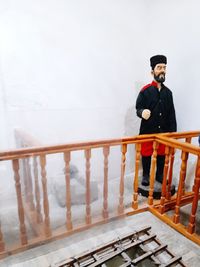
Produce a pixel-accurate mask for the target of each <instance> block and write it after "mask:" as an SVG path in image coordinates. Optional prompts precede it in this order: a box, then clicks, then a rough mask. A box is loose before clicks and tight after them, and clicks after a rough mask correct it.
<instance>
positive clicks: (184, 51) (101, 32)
mask: <svg viewBox="0 0 200 267" xmlns="http://www.w3.org/2000/svg"><path fill="white" fill-rule="evenodd" d="M199 7H200V4H199V1H198V0H190V1H189V0H188V1H187V0H168V1H164V0H163V1H161V0H151V1H149V0H135V1H131V0H71V1H70V0H18V1H15V0H0V38H1V40H0V81H1V83H0V90H1V95H0V97H1V100H0V106H1V108H0V112H1V119H0V124H1V125H0V127H1V129H3V130H2V131H1V133H0V139H1V142H0V149H6V148H10V147H14V139H13V128H14V127H21V128H24V129H26V130H27V131H28V132H32V133H33V134H34V135H35V136H36V137H38V138H39V139H41V141H42V142H44V143H52V144H53V143H62V142H72V141H76V140H88V139H101V138H114V137H121V136H123V135H131V134H136V133H137V132H138V120H137V119H136V116H135V110H134V104H135V98H136V95H137V92H138V90H139V88H140V87H141V86H142V85H143V84H146V83H149V82H150V81H151V76H150V67H149V57H150V56H152V55H153V54H157V53H164V54H165V55H167V57H168V75H167V80H166V85H168V87H169V88H171V89H172V91H173V93H174V101H175V105H176V110H177V119H178V130H179V131H182V130H183V131H185V130H197V129H199V118H198V116H197V115H196V114H200V105H199V97H200V93H199V92H200V90H199V77H198V72H199V64H200V52H199V47H200V38H199V36H200V35H199V27H198V25H199V24H200V18H199V16H198V10H199ZM133 124H134V126H133ZM135 125H137V126H135Z"/></svg>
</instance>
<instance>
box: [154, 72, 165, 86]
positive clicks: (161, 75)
mask: <svg viewBox="0 0 200 267" xmlns="http://www.w3.org/2000/svg"><path fill="white" fill-rule="evenodd" d="M153 77H154V79H155V80H156V82H158V83H164V81H165V73H163V72H162V73H159V74H158V75H155V73H154V75H153Z"/></svg>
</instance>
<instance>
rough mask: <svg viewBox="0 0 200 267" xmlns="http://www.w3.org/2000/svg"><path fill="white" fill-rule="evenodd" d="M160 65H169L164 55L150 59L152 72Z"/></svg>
mask: <svg viewBox="0 0 200 267" xmlns="http://www.w3.org/2000/svg"><path fill="white" fill-rule="evenodd" d="M159 63H163V64H167V58H166V56H163V55H156V56H153V57H151V58H150V65H151V68H152V70H153V69H154V68H155V66H156V65H157V64H159Z"/></svg>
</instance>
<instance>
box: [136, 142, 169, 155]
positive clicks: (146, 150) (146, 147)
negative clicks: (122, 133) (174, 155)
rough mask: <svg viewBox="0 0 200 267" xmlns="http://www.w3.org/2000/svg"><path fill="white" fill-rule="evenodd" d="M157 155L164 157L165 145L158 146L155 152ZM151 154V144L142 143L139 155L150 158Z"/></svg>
mask: <svg viewBox="0 0 200 267" xmlns="http://www.w3.org/2000/svg"><path fill="white" fill-rule="evenodd" d="M157 153H158V155H162V156H164V155H165V145H163V144H159V145H158V150H157ZM152 154H153V142H145V143H142V147H141V155H142V156H144V157H148V156H151V155H152Z"/></svg>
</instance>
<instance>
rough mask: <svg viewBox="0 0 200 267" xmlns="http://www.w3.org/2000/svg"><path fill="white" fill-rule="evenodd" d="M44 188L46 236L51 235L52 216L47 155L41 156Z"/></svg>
mask: <svg viewBox="0 0 200 267" xmlns="http://www.w3.org/2000/svg"><path fill="white" fill-rule="evenodd" d="M40 166H41V176H42V190H43V209H44V232H45V235H46V237H49V236H51V228H50V218H49V200H48V193H47V178H46V169H45V166H46V156H45V155H41V156H40Z"/></svg>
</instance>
